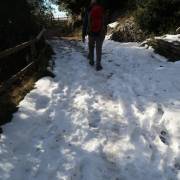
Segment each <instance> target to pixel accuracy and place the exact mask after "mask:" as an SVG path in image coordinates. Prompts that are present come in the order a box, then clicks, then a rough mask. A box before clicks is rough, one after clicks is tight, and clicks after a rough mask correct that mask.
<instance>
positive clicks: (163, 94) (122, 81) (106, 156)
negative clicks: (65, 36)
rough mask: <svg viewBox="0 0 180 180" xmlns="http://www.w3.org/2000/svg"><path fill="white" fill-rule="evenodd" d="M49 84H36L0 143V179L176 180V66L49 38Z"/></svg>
mask: <svg viewBox="0 0 180 180" xmlns="http://www.w3.org/2000/svg"><path fill="white" fill-rule="evenodd" d="M50 43H51V45H52V46H53V48H54V50H55V55H54V57H53V58H54V60H55V64H56V66H55V69H54V73H55V74H56V77H55V79H52V78H49V77H45V78H42V79H40V80H39V81H38V82H37V83H36V86H35V89H34V90H32V91H31V92H30V93H29V94H28V95H27V96H26V97H25V99H24V100H23V101H22V102H21V103H20V104H19V111H18V112H17V113H15V114H14V117H13V120H12V122H11V123H9V124H6V125H4V126H3V130H4V134H3V135H2V138H1V139H0V179H1V180H12V179H13V180H25V179H26V180H50V179H51V180H134V179H136V180H144V179H146V180H179V179H180V78H179V77H180V71H179V69H180V63H179V62H176V63H172V62H167V61H166V59H165V58H163V57H161V56H158V55H156V54H154V52H153V50H152V49H146V48H145V47H140V46H139V44H137V43H118V42H113V41H110V40H105V43H104V47H103V52H104V53H103V60H102V64H103V67H104V69H103V70H102V71H100V72H96V71H95V69H94V68H92V67H90V66H89V65H88V63H87V58H86V56H87V45H86V46H85V47H84V45H83V44H82V43H80V42H75V41H66V40H59V39H58V38H57V39H54V40H52V41H51V42H50Z"/></svg>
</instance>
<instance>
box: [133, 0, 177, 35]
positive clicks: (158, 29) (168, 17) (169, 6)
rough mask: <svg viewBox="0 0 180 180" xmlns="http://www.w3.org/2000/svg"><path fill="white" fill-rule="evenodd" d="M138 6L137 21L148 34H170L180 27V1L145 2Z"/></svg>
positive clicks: (140, 2)
mask: <svg viewBox="0 0 180 180" xmlns="http://www.w3.org/2000/svg"><path fill="white" fill-rule="evenodd" d="M137 6H138V8H137V12H136V21H137V23H138V24H139V26H140V27H141V29H143V30H144V31H145V32H146V33H154V34H158V35H159V34H162V33H168V32H171V31H174V30H175V29H176V28H177V27H178V26H179V25H180V1H179V0H144V1H137Z"/></svg>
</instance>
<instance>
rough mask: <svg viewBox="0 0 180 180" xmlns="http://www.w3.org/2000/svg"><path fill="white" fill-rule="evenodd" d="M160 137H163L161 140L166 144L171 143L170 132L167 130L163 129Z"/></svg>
mask: <svg viewBox="0 0 180 180" xmlns="http://www.w3.org/2000/svg"><path fill="white" fill-rule="evenodd" d="M159 138H160V139H161V141H162V142H163V143H164V144H166V145H169V143H170V137H169V134H168V132H167V131H166V130H162V131H161V133H160V135H159Z"/></svg>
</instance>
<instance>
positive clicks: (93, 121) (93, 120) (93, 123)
mask: <svg viewBox="0 0 180 180" xmlns="http://www.w3.org/2000/svg"><path fill="white" fill-rule="evenodd" d="M100 121H101V117H100V112H99V111H94V112H92V113H91V114H90V116H89V127H92V128H97V127H98V125H99V123H100Z"/></svg>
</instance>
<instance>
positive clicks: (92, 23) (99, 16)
mask: <svg viewBox="0 0 180 180" xmlns="http://www.w3.org/2000/svg"><path fill="white" fill-rule="evenodd" d="M106 32H107V25H106V20H105V9H104V7H103V6H102V5H101V4H100V3H99V2H98V1H96V0H92V2H91V6H90V7H89V8H88V9H87V10H86V12H85V15H84V20H83V32H82V40H83V42H84V41H85V36H86V35H88V46H89V54H88V58H89V64H90V65H92V66H93V65H94V49H95V47H96V70H97V71H100V70H102V65H101V57H102V45H103V41H104V39H105V35H106Z"/></svg>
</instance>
